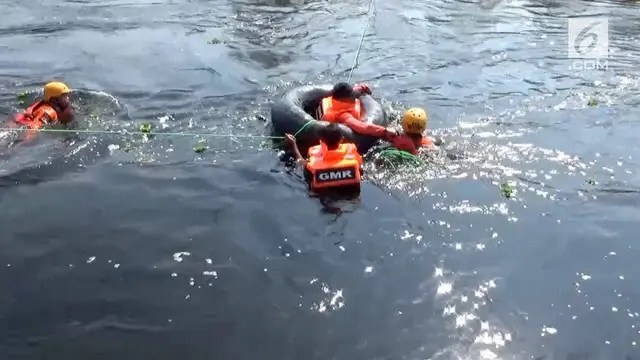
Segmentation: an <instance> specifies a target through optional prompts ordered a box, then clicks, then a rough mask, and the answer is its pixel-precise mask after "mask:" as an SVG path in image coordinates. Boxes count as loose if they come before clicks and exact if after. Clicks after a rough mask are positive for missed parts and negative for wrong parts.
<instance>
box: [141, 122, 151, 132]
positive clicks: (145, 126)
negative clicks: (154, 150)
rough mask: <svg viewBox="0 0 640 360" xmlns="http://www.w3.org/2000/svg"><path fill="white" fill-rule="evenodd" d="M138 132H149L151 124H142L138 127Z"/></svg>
mask: <svg viewBox="0 0 640 360" xmlns="http://www.w3.org/2000/svg"><path fill="white" fill-rule="evenodd" d="M140 131H141V132H143V133H149V132H151V124H142V125H140Z"/></svg>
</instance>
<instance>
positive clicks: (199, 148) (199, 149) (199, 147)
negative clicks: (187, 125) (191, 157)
mask: <svg viewBox="0 0 640 360" xmlns="http://www.w3.org/2000/svg"><path fill="white" fill-rule="evenodd" d="M206 150H207V147H206V146H205V144H203V143H199V144H198V145H196V146H195V147H194V148H193V151H195V152H197V153H198V154H200V153H203V152H205V151H206Z"/></svg>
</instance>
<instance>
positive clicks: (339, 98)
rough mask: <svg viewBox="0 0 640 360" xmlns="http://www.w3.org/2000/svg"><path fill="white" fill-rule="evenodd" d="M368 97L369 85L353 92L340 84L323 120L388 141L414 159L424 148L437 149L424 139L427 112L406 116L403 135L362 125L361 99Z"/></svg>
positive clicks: (415, 111) (414, 110) (324, 101)
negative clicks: (364, 96) (363, 96)
mask: <svg viewBox="0 0 640 360" xmlns="http://www.w3.org/2000/svg"><path fill="white" fill-rule="evenodd" d="M365 94H366V95H371V89H370V88H369V86H367V85H366V84H357V85H355V86H354V87H353V88H352V87H351V86H349V84H347V83H338V84H336V85H335V86H334V87H333V90H332V93H331V96H328V97H326V98H324V99H322V102H321V106H320V113H321V116H319V118H320V119H321V120H325V121H328V122H330V123H342V124H344V125H346V126H348V127H349V128H351V129H352V130H353V131H355V132H357V133H359V134H363V135H370V136H375V137H378V138H381V139H384V140H387V141H389V142H390V143H391V144H392V145H393V146H394V147H395V148H397V149H398V150H402V151H406V152H409V153H411V154H414V155H415V154H416V153H417V152H418V150H419V149H420V148H423V147H432V146H435V145H434V144H433V141H432V140H431V139H430V138H429V137H428V136H425V135H423V133H424V132H425V130H426V129H427V120H428V118H427V112H426V111H425V110H424V109H421V108H411V109H409V110H407V111H406V112H405V114H404V116H403V117H402V128H403V133H398V132H397V131H396V130H394V129H390V128H385V127H382V126H379V125H375V124H368V123H365V122H363V121H361V120H360V118H361V117H362V107H361V104H360V100H359V99H358V97H360V96H362V95H365Z"/></svg>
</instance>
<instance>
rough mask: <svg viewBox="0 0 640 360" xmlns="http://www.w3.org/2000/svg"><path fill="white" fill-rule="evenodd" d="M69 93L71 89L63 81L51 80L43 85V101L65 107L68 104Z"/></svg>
mask: <svg viewBox="0 0 640 360" xmlns="http://www.w3.org/2000/svg"><path fill="white" fill-rule="evenodd" d="M70 93H71V89H70V88H69V87H68V86H67V85H66V84H65V83H62V82H59V81H52V82H49V83H47V84H46V85H45V86H44V101H45V102H48V103H53V104H56V105H59V106H61V107H63V108H66V107H68V106H69V94H70Z"/></svg>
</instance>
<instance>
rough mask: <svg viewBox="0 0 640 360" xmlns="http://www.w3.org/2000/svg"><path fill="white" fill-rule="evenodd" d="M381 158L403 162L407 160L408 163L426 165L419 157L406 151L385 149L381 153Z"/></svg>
mask: <svg viewBox="0 0 640 360" xmlns="http://www.w3.org/2000/svg"><path fill="white" fill-rule="evenodd" d="M379 156H381V157H385V158H389V159H391V158H396V159H401V160H407V161H410V162H413V163H414V164H416V165H423V164H424V162H423V161H422V160H421V159H420V158H419V157H417V156H415V155H413V154H411V153H408V152H406V151H402V150H398V149H395V148H388V149H384V150H382V151H381V152H380V155H379Z"/></svg>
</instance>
